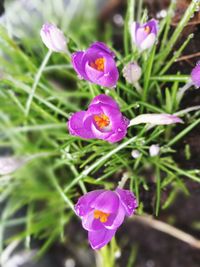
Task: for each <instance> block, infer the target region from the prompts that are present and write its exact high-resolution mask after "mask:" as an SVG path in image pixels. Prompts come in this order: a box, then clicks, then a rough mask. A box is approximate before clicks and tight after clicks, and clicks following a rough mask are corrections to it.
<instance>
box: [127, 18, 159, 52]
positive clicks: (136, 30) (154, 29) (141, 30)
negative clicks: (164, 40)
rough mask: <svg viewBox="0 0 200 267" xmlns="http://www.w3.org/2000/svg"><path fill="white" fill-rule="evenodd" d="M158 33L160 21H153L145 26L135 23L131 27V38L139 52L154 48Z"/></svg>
mask: <svg viewBox="0 0 200 267" xmlns="http://www.w3.org/2000/svg"><path fill="white" fill-rule="evenodd" d="M157 33H158V21H157V20H155V19H151V20H150V21H148V22H147V23H145V24H139V23H138V22H133V23H132V25H131V37H132V41H133V43H135V45H136V46H137V47H138V49H139V50H141V51H143V50H145V49H148V48H150V47H152V46H153V44H154V43H155V41H156V37H157Z"/></svg>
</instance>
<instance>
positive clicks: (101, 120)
mask: <svg viewBox="0 0 200 267" xmlns="http://www.w3.org/2000/svg"><path fill="white" fill-rule="evenodd" d="M94 120H95V123H96V125H97V126H98V127H99V128H100V129H103V128H105V127H107V126H108V125H109V124H110V120H109V118H108V116H106V115H105V114H100V115H94Z"/></svg>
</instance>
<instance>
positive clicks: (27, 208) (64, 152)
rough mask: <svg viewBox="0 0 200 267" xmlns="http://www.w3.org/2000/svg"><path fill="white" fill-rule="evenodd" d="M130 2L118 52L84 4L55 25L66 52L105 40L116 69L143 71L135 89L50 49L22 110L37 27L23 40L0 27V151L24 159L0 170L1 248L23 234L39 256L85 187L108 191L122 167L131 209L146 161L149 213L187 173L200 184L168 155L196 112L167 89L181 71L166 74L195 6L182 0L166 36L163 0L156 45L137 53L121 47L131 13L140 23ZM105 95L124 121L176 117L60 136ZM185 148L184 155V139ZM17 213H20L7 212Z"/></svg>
mask: <svg viewBox="0 0 200 267" xmlns="http://www.w3.org/2000/svg"><path fill="white" fill-rule="evenodd" d="M136 2H137V1H134V0H129V1H128V9H127V14H126V18H125V23H124V49H122V50H121V51H119V50H118V51H116V50H115V49H114V47H115V44H113V43H112V34H111V32H110V27H107V28H106V29H105V32H104V33H99V30H98V25H97V19H96V17H95V12H94V10H93V8H94V7H93V8H92V7H91V8H90V9H89V10H88V11H86V12H82V13H81V14H78V15H77V16H75V17H74V18H73V20H72V22H71V24H70V25H69V27H68V28H67V29H66V28H63V31H64V32H65V35H66V36H67V37H68V38H69V44H68V46H69V50H70V52H73V51H76V50H78V49H79V50H80V49H84V48H86V47H88V45H89V44H90V43H91V42H94V41H96V40H99V41H104V42H106V43H107V44H108V45H109V46H110V47H111V48H112V49H113V50H114V51H115V52H116V55H117V58H116V60H117V65H118V68H119V71H120V73H122V68H123V66H124V65H125V64H126V63H128V62H129V61H131V60H133V61H135V60H137V61H138V64H139V65H140V66H141V67H142V70H143V75H142V78H141V80H140V86H141V88H142V93H141V94H139V93H138V92H137V91H136V90H135V88H134V86H133V85H130V84H127V83H126V82H125V80H124V78H123V77H122V75H121V76H120V80H119V82H118V84H117V88H116V89H115V90H110V91H109V90H107V89H105V88H100V87H99V86H96V85H93V84H89V83H88V82H86V81H84V80H79V79H78V78H77V76H76V74H75V72H74V70H73V69H72V66H71V63H70V61H69V58H68V57H67V56H66V55H63V54H57V53H54V54H52V55H51V57H50V59H49V62H48V65H47V66H46V67H45V68H44V70H43V72H42V76H41V79H40V80H39V83H38V84H37V87H36V88H35V91H34V94H33V98H32V101H31V103H30V109H29V112H28V113H27V109H26V107H27V101H28V99H29V95H30V94H31V92H32V91H33V90H32V86H33V84H34V81H35V78H36V76H37V75H36V74H37V71H38V68H39V66H40V65H41V64H42V61H43V59H44V58H45V55H46V53H47V50H46V48H45V47H44V45H43V44H42V42H41V40H40V37H39V30H40V29H39V28H38V36H36V37H34V40H33V39H31V41H30V37H29V38H28V37H24V38H21V39H17V38H15V37H13V36H10V35H9V31H8V30H7V29H6V27H1V28H0V49H1V54H0V64H1V81H0V121H1V123H0V129H1V135H0V138H1V139H0V148H1V150H9V151H10V153H11V155H12V156H14V157H23V158H25V159H26V158H27V159H28V158H29V157H30V156H31V159H30V160H27V163H26V164H24V165H23V167H21V168H20V169H18V170H17V171H15V172H14V173H12V174H10V175H5V176H2V177H0V193H1V194H0V203H2V204H1V205H2V207H3V208H2V211H1V221H0V251H1V252H2V251H3V249H4V247H5V246H6V245H7V244H9V243H10V242H12V241H13V240H19V241H22V242H24V243H25V246H26V247H27V248H29V247H30V246H31V239H32V238H36V239H43V240H45V241H44V245H43V246H42V247H41V250H40V251H39V255H41V254H42V253H44V251H45V250H46V249H47V248H48V247H49V246H50V245H51V244H52V242H54V240H56V239H60V240H61V241H65V242H68V237H67V236H64V228H65V227H66V225H67V224H68V222H69V221H70V219H71V218H72V216H74V212H73V209H72V208H73V203H74V202H75V201H76V200H77V198H78V197H79V196H80V195H81V194H82V193H85V192H87V190H89V189H90V190H91V188H95V189H98V188H107V189H113V188H115V187H116V186H117V183H118V181H119V179H120V178H121V176H122V175H123V173H124V172H128V173H129V176H130V190H132V191H133V192H134V193H135V194H136V196H137V199H138V202H139V208H138V213H139V214H143V203H142V201H141V200H140V189H141V188H142V187H143V188H144V189H145V190H147V191H148V190H149V188H148V180H149V178H148V177H147V176H146V175H145V174H144V173H145V172H144V170H146V169H148V168H150V169H151V170H152V171H153V173H154V183H155V185H156V196H155V209H154V214H155V215H158V213H159V210H160V209H166V208H168V207H169V205H170V204H171V203H172V202H173V200H174V198H175V196H176V194H177V192H179V191H180V190H182V191H183V192H185V194H189V192H188V190H187V187H186V185H185V181H186V180H187V179H191V180H193V181H194V182H200V175H199V170H185V169H181V168H180V167H179V166H178V165H177V163H176V162H175V161H174V159H173V156H174V154H175V153H176V150H175V145H176V144H177V143H178V142H182V140H183V139H184V137H185V136H186V135H187V134H188V133H189V132H190V131H192V130H193V128H194V127H195V126H197V125H198V124H199V123H200V113H199V111H198V110H196V109H198V107H190V108H189V109H185V110H181V109H180V103H179V102H177V98H176V94H177V90H178V89H179V88H180V87H181V86H182V84H183V83H185V82H187V80H188V77H189V76H186V75H182V74H180V73H181V70H180V71H179V72H177V74H176V73H175V74H172V75H171V74H169V71H168V70H169V69H170V67H171V66H172V64H173V63H174V62H175V61H176V59H177V58H178V57H179V56H180V55H181V53H182V52H183V50H184V49H185V47H186V46H187V44H188V43H189V42H190V40H191V39H192V38H193V35H189V36H188V38H187V39H186V40H185V41H184V42H183V44H182V45H181V47H180V48H179V49H178V50H177V51H176V52H175V53H173V55H171V51H172V49H173V47H174V45H175V44H176V41H177V39H178V38H179V36H180V34H181V32H182V30H183V29H184V27H185V25H186V24H187V22H188V21H189V20H190V18H191V17H192V16H193V14H194V12H195V11H196V10H197V3H196V1H193V2H192V3H191V4H190V6H189V7H188V9H187V10H186V12H185V14H184V16H183V17H182V19H181V21H180V22H179V24H178V25H177V27H176V29H175V30H174V31H173V33H172V34H171V29H170V24H171V20H172V17H173V14H174V10H175V6H176V4H175V2H174V1H172V2H171V5H170V7H169V9H168V12H167V15H166V17H164V18H163V19H162V20H161V21H160V26H159V36H158V43H157V44H156V45H154V47H153V48H152V49H151V50H149V51H145V52H143V53H142V54H138V52H137V51H136V49H135V47H134V46H133V45H132V44H131V40H130V35H129V24H130V22H131V21H133V20H134V19H138V20H140V21H141V22H144V21H146V20H147V11H146V10H145V9H144V10H143V9H142V8H141V5H142V1H141V0H140V1H139V3H140V4H141V5H140V4H139V6H137V7H136V6H135V3H136ZM137 8H138V9H137ZM136 10H137V12H136ZM135 14H137V18H136V16H135ZM77 25H78V26H77ZM58 26H59V25H58ZM60 26H62V25H60ZM122 34H123V33H122ZM105 92H106V93H107V94H109V95H110V96H112V97H113V98H114V99H115V100H116V101H117V102H118V103H119V105H120V107H121V110H122V112H123V113H124V115H125V116H126V117H128V118H134V117H135V116H136V115H138V114H142V113H171V114H177V115H179V116H180V117H181V118H182V119H183V120H184V124H183V125H181V126H167V127H166V126H157V127H154V128H152V129H150V130H147V127H146V126H134V127H131V128H130V129H129V130H128V134H127V136H126V138H125V139H124V140H123V141H121V142H120V143H117V144H109V143H107V142H105V141H102V140H87V141H86V140H81V139H80V138H78V137H74V136H71V135H69V133H68V131H67V129H66V121H67V120H68V118H69V117H70V115H71V113H73V112H75V111H79V110H82V109H85V108H86V107H87V105H88V103H89V102H90V101H91V99H92V98H93V97H94V96H95V95H97V94H100V93H105ZM176 127H177V129H176V131H174V129H175V128H176ZM175 132H176V133H175ZM151 144H159V145H160V147H161V153H160V155H159V156H157V157H150V156H149V152H148V150H149V146H150V145H151ZM133 149H137V150H138V151H140V152H141V155H140V157H139V158H137V159H133V158H132V156H131V151H132V150H133ZM186 151H187V152H188V153H187V154H189V147H188V146H187V148H186ZM166 188H170V194H169V195H168V198H167V199H166V200H165V202H164V203H161V201H160V199H161V194H162V191H163V190H165V189H166ZM21 210H23V213H22V214H23V217H20V216H17V217H16V216H14V215H15V214H17V212H18V211H21ZM16 225H20V226H22V227H21V228H20V231H19V232H18V233H16V234H15V235H13V236H10V237H9V238H8V239H6V238H5V236H4V233H5V230H6V229H7V228H9V227H13V226H16Z"/></svg>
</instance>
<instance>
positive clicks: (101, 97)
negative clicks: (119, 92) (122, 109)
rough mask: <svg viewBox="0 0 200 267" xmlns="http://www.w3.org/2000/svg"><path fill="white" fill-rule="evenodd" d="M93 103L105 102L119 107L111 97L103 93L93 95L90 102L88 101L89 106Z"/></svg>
mask: <svg viewBox="0 0 200 267" xmlns="http://www.w3.org/2000/svg"><path fill="white" fill-rule="evenodd" d="M94 104H106V105H110V106H112V107H114V108H117V109H119V106H118V104H117V102H116V101H115V100H114V99H113V98H112V97H110V96H108V95H104V94H101V95H98V96H95V98H93V100H92V102H91V103H90V105H89V107H90V106H92V105H94Z"/></svg>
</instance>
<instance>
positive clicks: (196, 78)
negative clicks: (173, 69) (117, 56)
mask: <svg viewBox="0 0 200 267" xmlns="http://www.w3.org/2000/svg"><path fill="white" fill-rule="evenodd" d="M191 79H192V82H193V84H194V85H195V86H196V87H200V62H198V63H197V65H196V67H195V68H194V69H193V70H192V72H191Z"/></svg>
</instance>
